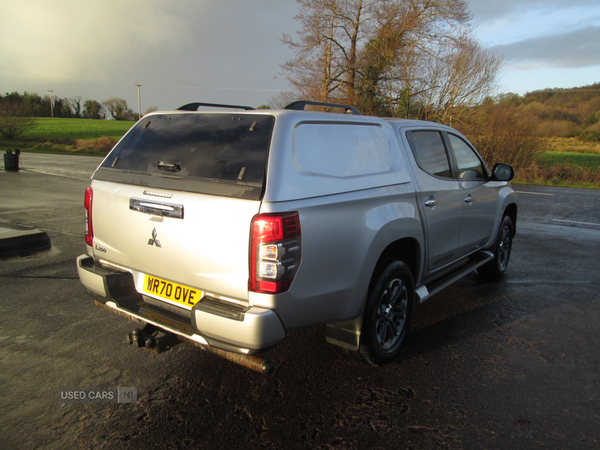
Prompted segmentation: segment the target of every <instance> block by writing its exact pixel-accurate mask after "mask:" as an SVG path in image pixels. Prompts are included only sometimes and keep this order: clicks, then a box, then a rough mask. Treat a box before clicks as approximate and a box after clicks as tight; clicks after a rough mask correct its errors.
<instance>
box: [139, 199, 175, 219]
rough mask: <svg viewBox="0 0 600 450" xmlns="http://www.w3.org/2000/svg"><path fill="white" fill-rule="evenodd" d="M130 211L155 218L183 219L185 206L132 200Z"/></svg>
mask: <svg viewBox="0 0 600 450" xmlns="http://www.w3.org/2000/svg"><path fill="white" fill-rule="evenodd" d="M129 209H130V210H132V211H138V212H141V213H145V214H152V215H153V216H160V217H171V218H173V219H183V205H174V204H171V203H158V202H149V201H148V200H142V199H139V198H130V199H129Z"/></svg>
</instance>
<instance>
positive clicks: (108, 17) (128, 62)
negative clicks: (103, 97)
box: [0, 0, 191, 81]
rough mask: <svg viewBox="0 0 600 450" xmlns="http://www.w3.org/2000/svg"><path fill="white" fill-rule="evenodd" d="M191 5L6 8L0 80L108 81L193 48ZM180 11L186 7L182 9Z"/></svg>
mask: <svg viewBox="0 0 600 450" xmlns="http://www.w3.org/2000/svg"><path fill="white" fill-rule="evenodd" d="M189 3H191V2H189V1H188V2H173V3H172V2H164V1H161V0H127V1H123V0H102V1H94V2H92V1H89V2H88V1H81V0H79V1H78V0H53V1H52V2H49V1H45V0H19V1H18V2H5V4H4V5H3V7H2V15H1V16H2V18H1V19H0V29H1V32H0V33H1V34H2V47H1V48H0V61H2V63H1V65H0V76H1V77H2V78H5V79H6V78H8V79H15V78H18V79H22V80H31V81H58V80H60V81H65V80H80V79H82V78H86V77H87V78H88V79H95V80H107V79H109V78H110V77H111V76H112V74H114V73H121V72H127V71H128V70H129V69H130V68H131V67H132V66H133V65H135V64H136V63H138V62H140V61H143V62H147V61H151V60H153V59H155V58H159V57H161V56H162V55H165V54H169V53H172V52H177V51H178V49H180V48H185V47H186V46H188V45H190V40H189V36H190V35H191V32H190V23H189V22H188V21H187V20H185V12H186V6H187V5H188V4H189ZM174 4H175V5H178V4H180V5H182V6H183V7H180V8H177V7H176V6H174Z"/></svg>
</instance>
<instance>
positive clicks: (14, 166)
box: [4, 149, 21, 172]
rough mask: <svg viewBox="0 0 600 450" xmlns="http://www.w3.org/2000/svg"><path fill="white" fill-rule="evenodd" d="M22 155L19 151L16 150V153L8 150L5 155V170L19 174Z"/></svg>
mask: <svg viewBox="0 0 600 450" xmlns="http://www.w3.org/2000/svg"><path fill="white" fill-rule="evenodd" d="M20 154H21V151H20V150H19V149H16V150H15V152H14V153H13V152H12V150H6V154H5V155H4V169H5V170H13V171H15V172H18V171H19V155H20Z"/></svg>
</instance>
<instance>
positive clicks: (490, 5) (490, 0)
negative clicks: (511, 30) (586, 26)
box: [469, 0, 598, 22]
mask: <svg viewBox="0 0 600 450" xmlns="http://www.w3.org/2000/svg"><path fill="white" fill-rule="evenodd" d="M469 6H470V8H471V11H472V12H473V14H474V15H475V19H476V20H477V21H478V22H487V21H490V22H493V21H497V20H502V19H503V18H511V17H514V16H516V15H518V14H521V13H523V12H524V11H529V10H545V11H551V10H557V9H567V8H578V7H581V8H586V7H588V6H591V7H597V6H598V0H569V1H568V2H566V1H565V0H503V1H501V2H499V1H495V0H469Z"/></svg>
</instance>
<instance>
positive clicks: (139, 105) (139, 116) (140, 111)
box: [136, 84, 142, 120]
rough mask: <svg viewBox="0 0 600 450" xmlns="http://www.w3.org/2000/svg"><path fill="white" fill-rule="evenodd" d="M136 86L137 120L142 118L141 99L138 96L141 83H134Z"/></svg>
mask: <svg viewBox="0 0 600 450" xmlns="http://www.w3.org/2000/svg"><path fill="white" fill-rule="evenodd" d="M136 86H137V88H138V120H139V119H141V118H142V100H141V97H140V88H141V87H142V85H141V84H136Z"/></svg>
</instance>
